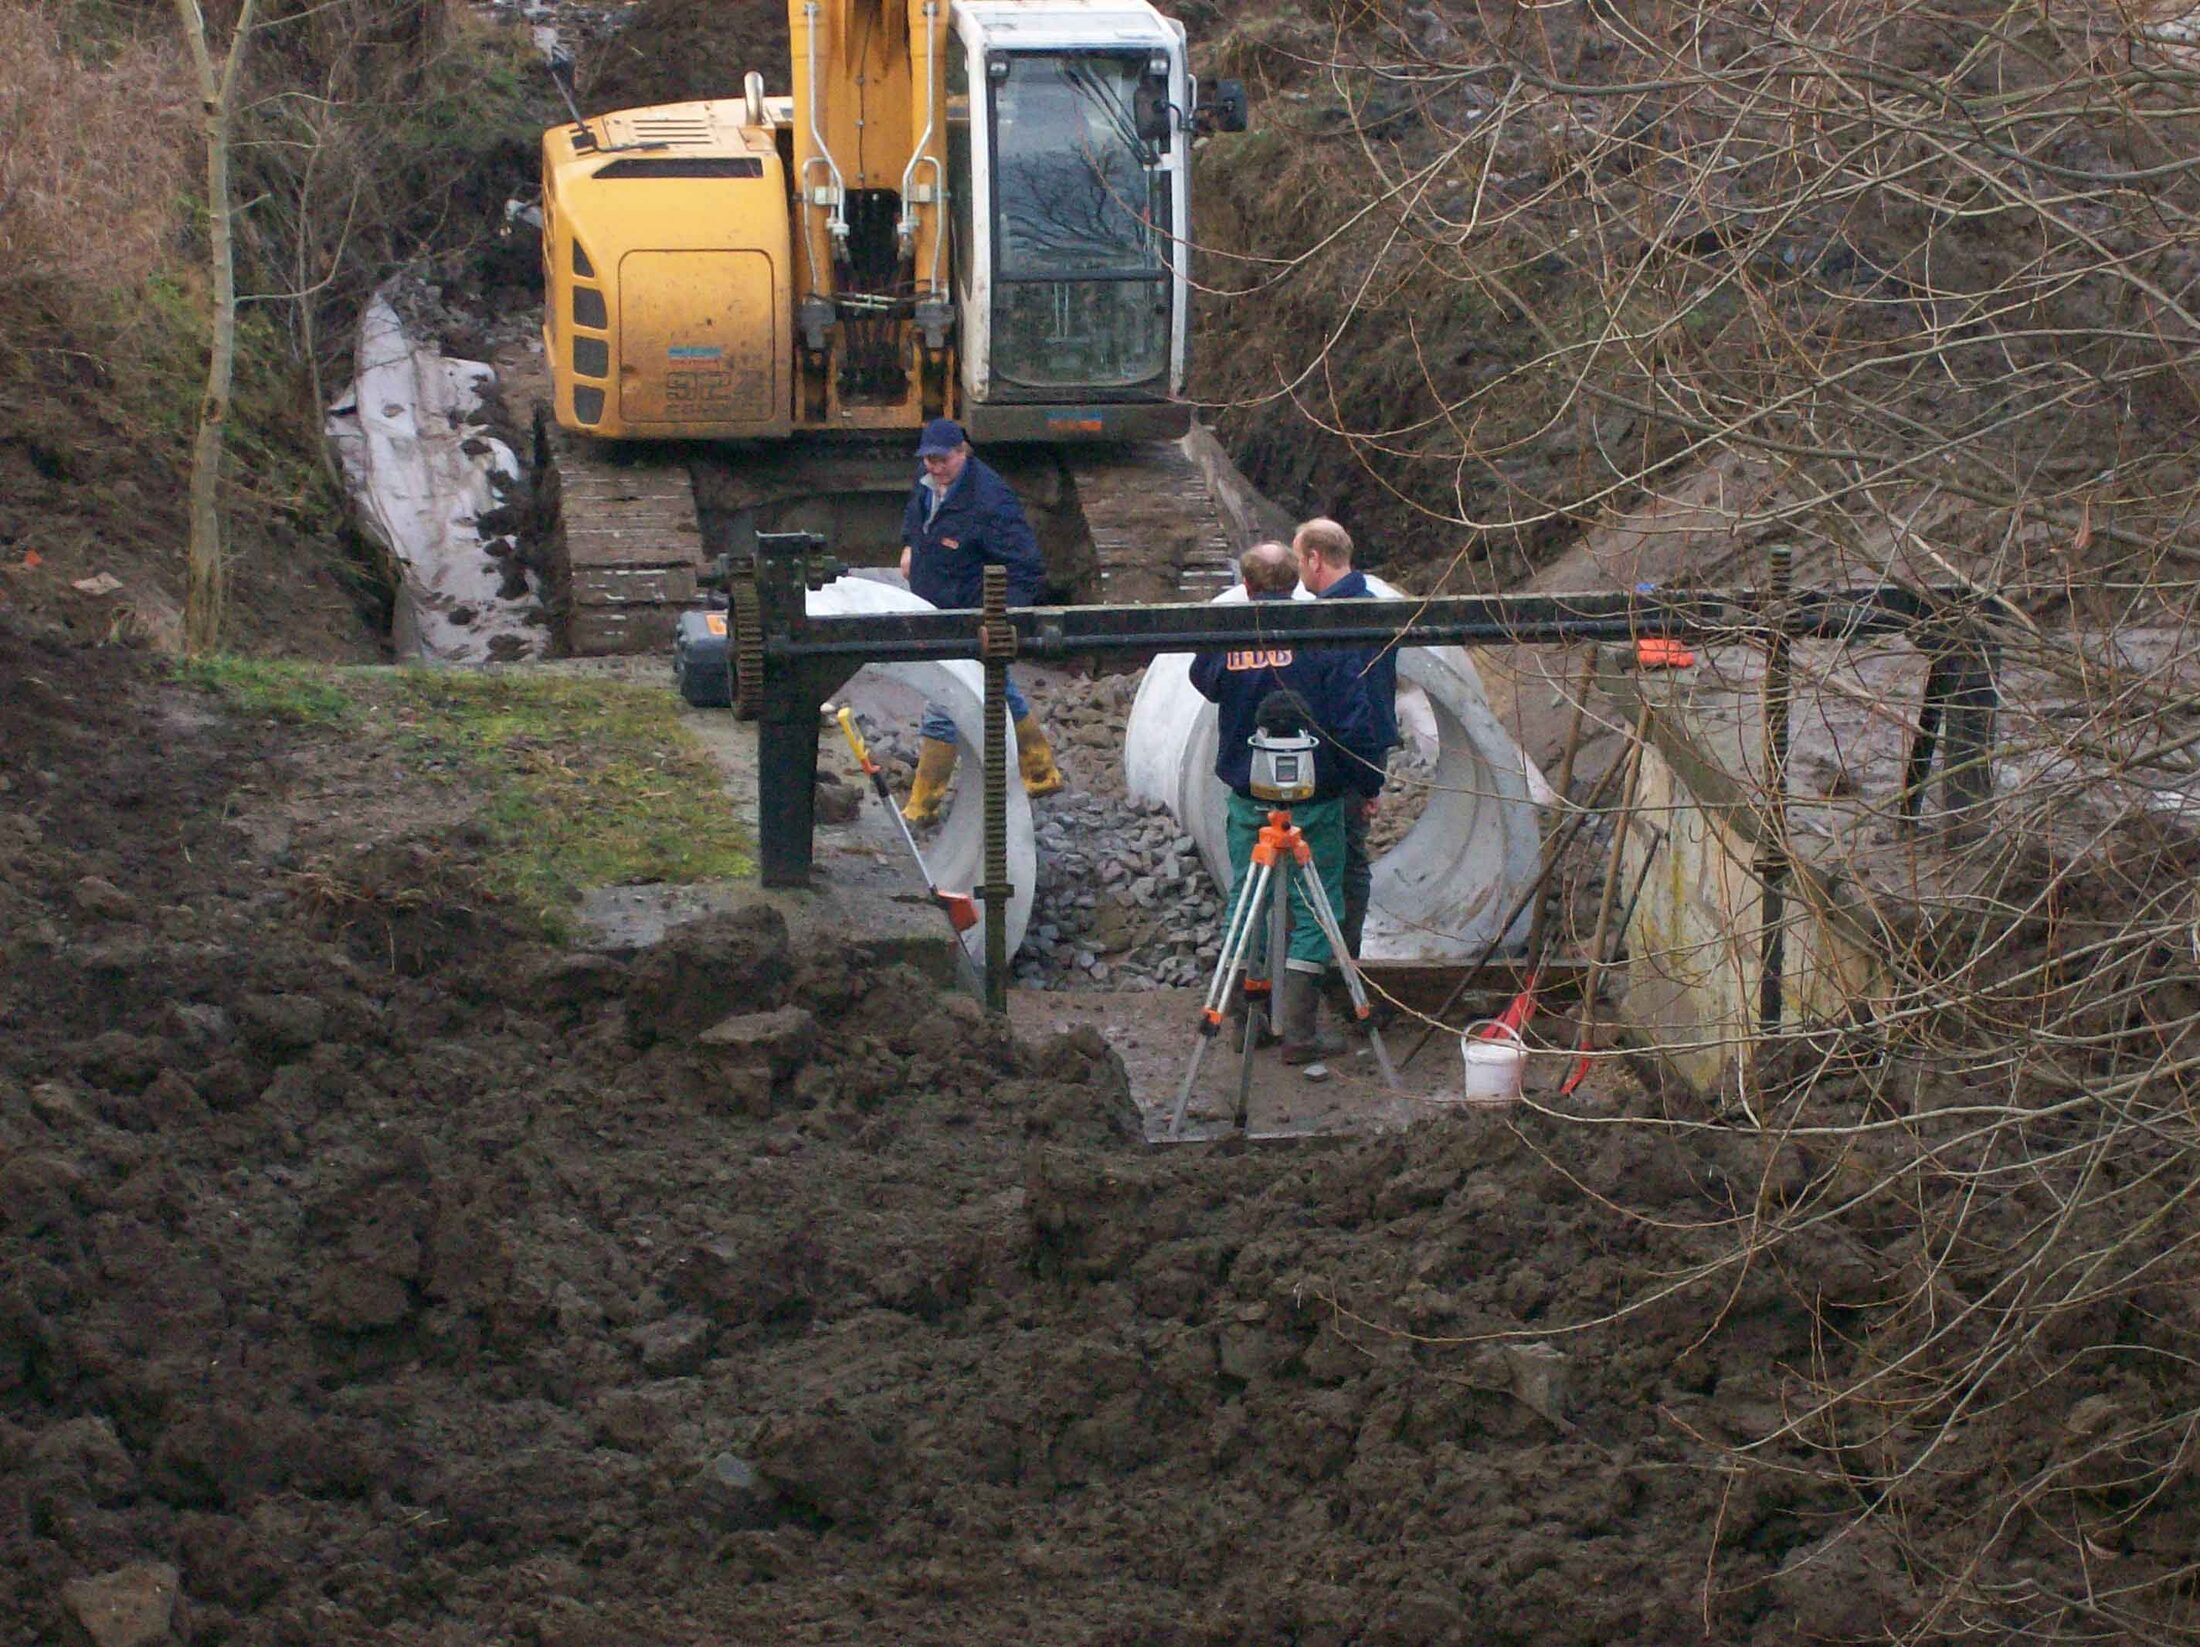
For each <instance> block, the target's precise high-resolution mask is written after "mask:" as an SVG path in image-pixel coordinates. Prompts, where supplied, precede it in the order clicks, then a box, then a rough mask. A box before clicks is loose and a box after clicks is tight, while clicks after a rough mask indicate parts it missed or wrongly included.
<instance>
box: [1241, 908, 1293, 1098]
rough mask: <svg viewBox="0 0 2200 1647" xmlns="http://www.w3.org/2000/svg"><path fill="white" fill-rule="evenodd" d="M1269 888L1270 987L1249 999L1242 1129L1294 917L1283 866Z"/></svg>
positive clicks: (1264, 967)
mask: <svg viewBox="0 0 2200 1647" xmlns="http://www.w3.org/2000/svg"><path fill="white" fill-rule="evenodd" d="M1267 890H1268V894H1269V897H1268V953H1267V955H1266V957H1265V958H1264V959H1263V961H1262V963H1261V977H1262V978H1263V979H1264V980H1265V981H1266V983H1267V985H1268V990H1267V993H1266V994H1265V995H1264V996H1262V998H1261V1000H1260V1003H1259V1004H1257V1005H1256V1004H1255V1003H1253V1002H1251V1001H1248V1002H1247V1003H1246V1007H1245V1051H1244V1053H1243V1055H1242V1056H1241V1057H1240V1058H1239V1060H1238V1091H1237V1116H1236V1124H1237V1129H1238V1131H1240V1132H1245V1131H1248V1130H1250V1129H1249V1127H1248V1126H1247V1119H1248V1117H1249V1115H1250V1113H1251V1110H1252V1106H1253V1053H1254V1051H1255V1050H1256V1049H1257V1048H1258V1047H1259V1046H1260V1037H1261V1032H1262V1031H1263V1030H1264V1029H1266V1028H1267V1026H1268V1023H1269V1020H1270V1019H1271V1018H1272V1016H1273V1013H1274V1007H1275V1000H1276V975H1277V973H1278V972H1279V971H1280V970H1281V969H1282V966H1283V942H1284V923H1285V922H1286V921H1287V920H1288V919H1289V918H1290V908H1291V877H1290V876H1289V875H1288V874H1285V873H1283V872H1281V871H1280V870H1278V871H1275V872H1272V873H1271V874H1270V876H1269V879H1268V888H1267Z"/></svg>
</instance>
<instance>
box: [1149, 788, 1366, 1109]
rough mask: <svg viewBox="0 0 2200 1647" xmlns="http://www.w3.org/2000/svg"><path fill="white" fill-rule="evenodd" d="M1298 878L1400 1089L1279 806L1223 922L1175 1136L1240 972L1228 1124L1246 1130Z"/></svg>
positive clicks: (1356, 966) (1293, 829) (1355, 1006)
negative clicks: (1239, 1031) (1241, 1006)
mask: <svg viewBox="0 0 2200 1647" xmlns="http://www.w3.org/2000/svg"><path fill="white" fill-rule="evenodd" d="M1293 877H1296V878H1297V880H1298V884H1299V887H1300V889H1301V890H1302V891H1303V892H1304V893H1305V894H1306V905H1307V907H1308V908H1309V909H1311V910H1312V911H1313V912H1314V923H1315V925H1317V926H1319V927H1320V928H1321V930H1322V936H1323V937H1325V938H1327V939H1328V940H1329V952H1330V953H1331V954H1332V955H1334V956H1335V957H1336V958H1337V963H1338V965H1339V966H1341V967H1342V968H1343V969H1344V985H1345V989H1346V990H1347V991H1348V992H1349V993H1350V994H1351V997H1352V1015H1353V1016H1354V1017H1355V1018H1357V1019H1359V1020H1360V1022H1362V1023H1364V1024H1366V1025H1367V1026H1368V1030H1367V1038H1368V1044H1369V1045H1370V1046H1371V1047H1373V1048H1374V1051H1375V1062H1376V1065H1377V1067H1379V1068H1380V1069H1381V1070H1382V1072H1383V1081H1384V1083H1385V1084H1386V1085H1388V1086H1389V1087H1390V1088H1391V1090H1392V1091H1396V1090H1397V1087H1398V1072H1397V1070H1395V1069H1394V1068H1392V1067H1391V1062H1390V1049H1389V1048H1387V1047H1385V1046H1384V1045H1383V1035H1382V1031H1381V1030H1379V1029H1377V1028H1376V1027H1375V1026H1374V1023H1373V1022H1372V1021H1371V1016H1370V1015H1371V1010H1372V1009H1371V1008H1370V1007H1369V1006H1368V1002H1367V988H1366V986H1365V984H1364V983H1362V981H1361V978H1360V963H1359V962H1358V961H1357V960H1355V959H1354V958H1353V957H1352V956H1351V955H1350V954H1348V953H1347V952H1346V950H1345V944H1344V932H1343V931H1342V929H1341V928H1339V926H1338V925H1337V914H1336V910H1335V909H1334V907H1333V906H1332V905H1331V904H1330V902H1329V893H1328V891H1327V890H1326V889H1325V888H1324V887H1323V886H1322V878H1321V876H1320V874H1319V873H1317V872H1316V870H1315V868H1314V850H1313V848H1312V847H1310V846H1308V845H1307V844H1306V836H1305V835H1304V834H1302V833H1301V832H1300V830H1299V827H1298V826H1297V825H1296V824H1294V823H1293V822H1292V821H1291V814H1290V813H1289V812H1287V811H1283V810H1281V809H1278V810H1276V811H1274V812H1271V813H1269V814H1268V822H1267V823H1266V824H1264V825H1262V827H1261V831H1260V835H1259V836H1258V838H1257V839H1255V841H1254V842H1253V855H1252V861H1251V862H1250V863H1249V864H1248V865H1247V866H1246V871H1245V879H1244V881H1243V883H1242V884H1241V885H1240V886H1239V888H1238V895H1237V898H1236V899H1235V900H1234V901H1233V902H1232V904H1231V906H1230V918H1229V920H1228V921H1227V922H1226V923H1225V924H1224V927H1223V932H1222V953H1221V954H1220V955H1219V956H1217V957H1216V958H1215V973H1214V977H1213V979H1212V980H1211V981H1210V982H1209V983H1208V985H1207V999H1206V1001H1205V1003H1204V1004H1203V1005H1202V1006H1201V1008H1200V1013H1199V1038H1198V1039H1197V1040H1196V1041H1194V1042H1193V1043H1192V1062H1191V1067H1190V1068H1188V1069H1187V1070H1185V1072H1184V1084H1183V1085H1182V1086H1181V1087H1179V1088H1178V1089H1177V1094H1176V1108H1175V1110H1174V1111H1172V1112H1171V1114H1170V1116H1169V1136H1170V1137H1171V1138H1174V1137H1176V1136H1177V1134H1178V1133H1179V1132H1181V1131H1182V1130H1183V1128H1184V1112H1185V1111H1186V1110H1187V1109H1189V1108H1190V1107H1191V1102H1192V1088H1193V1087H1194V1086H1195V1085H1196V1084H1197V1083H1198V1081H1199V1066H1200V1064H1201V1063H1202V1062H1203V1061H1204V1060H1205V1058H1206V1056H1207V1046H1208V1043H1210V1042H1211V1041H1213V1040H1214V1038H1215V1037H1216V1036H1217V1035H1219V1034H1220V1033H1221V1032H1222V1025H1223V1020H1224V1015H1225V1012H1226V1010H1227V1008H1228V1006H1229V1002H1230V996H1231V992H1232V991H1233V990H1234V989H1236V988H1237V984H1238V974H1239V973H1240V972H1243V973H1244V975H1245V997H1244V998H1245V1042H1244V1047H1243V1051H1242V1055H1241V1057H1240V1059H1239V1063H1238V1089H1237V1109H1236V1111H1235V1113H1234V1114H1233V1116H1232V1118H1231V1123H1232V1125H1233V1126H1235V1127H1236V1129H1237V1130H1238V1131H1240V1132H1243V1131H1244V1130H1245V1116H1246V1108H1247V1106H1248V1104H1249V1102H1250V1101H1251V1098H1252V1094H1253V1052H1254V1049H1255V1048H1257V1047H1258V1046H1259V1045H1260V1038H1261V1034H1262V1031H1263V1030H1264V1029H1265V1028H1266V1027H1267V1024H1268V1021H1269V1020H1270V1018H1271V1017H1272V1013H1271V1011H1270V1002H1271V1001H1272V1000H1273V998H1274V993H1275V991H1274V984H1275V977H1276V972H1277V969H1278V968H1279V967H1281V966H1283V965H1285V964H1286V963H1285V961H1284V941H1285V937H1286V935H1287V933H1288V930H1289V923H1290V910H1291V883H1292V879H1293ZM1263 923H1265V924H1266V926H1267V928H1268V931H1267V942H1266V943H1265V944H1264V945H1261V946H1259V947H1258V948H1257V949H1256V946H1255V943H1254V939H1255V937H1256V936H1257V935H1258V934H1259V931H1260V928H1261V926H1262V924H1263ZM1263 951H1264V953H1263ZM1310 982H1311V981H1310Z"/></svg>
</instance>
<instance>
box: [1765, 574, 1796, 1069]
mask: <svg viewBox="0 0 2200 1647" xmlns="http://www.w3.org/2000/svg"><path fill="white" fill-rule="evenodd" d="M1765 569H1766V574H1767V576H1766V580H1765V581H1766V590H1765V593H1766V604H1767V610H1766V613H1765V621H1766V624H1767V630H1766V635H1765V681H1764V706H1763V714H1764V728H1763V734H1764V769H1765V811H1764V828H1763V833H1762V834H1761V835H1760V836H1759V838H1758V842H1757V881H1758V885H1759V886H1760V887H1761V888H1762V894H1761V897H1762V910H1763V915H1764V930H1763V933H1762V947H1761V949H1760V953H1759V956H1758V967H1759V973H1758V979H1757V1027H1758V1033H1759V1035H1760V1036H1761V1037H1762V1038H1763V1039H1765V1040H1770V1039H1771V1038H1772V1037H1774V1036H1776V1035H1778V1034H1779V1032H1780V1016H1781V1007H1782V999H1781V998H1782V993H1783V982H1784V980H1783V976H1782V975H1783V974H1784V973H1785V972H1786V970H1787V885H1788V873H1789V871H1788V810H1787V789H1788V781H1787V770H1788V719H1789V713H1790V708H1791V705H1792V704H1793V701H1794V680H1793V676H1792V674H1791V669H1790V664H1791V659H1790V656H1789V648H1790V646H1791V645H1792V642H1791V640H1790V638H1789V635H1788V624H1789V619H1790V617H1791V615H1792V612H1791V602H1792V596H1793V591H1794V581H1795V576H1794V574H1795V552H1794V551H1793V550H1792V549H1791V548H1789V547H1788V545H1786V544H1784V543H1776V544H1774V545H1772V547H1771V549H1770V551H1769V552H1768V553H1767V556H1766V568H1765Z"/></svg>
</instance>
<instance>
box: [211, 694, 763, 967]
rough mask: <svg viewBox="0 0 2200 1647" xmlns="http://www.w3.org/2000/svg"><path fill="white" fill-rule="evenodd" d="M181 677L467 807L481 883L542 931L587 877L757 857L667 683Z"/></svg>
mask: <svg viewBox="0 0 2200 1647" xmlns="http://www.w3.org/2000/svg"><path fill="white" fill-rule="evenodd" d="M178 672H179V675H180V677H181V678H182V679H184V680H187V681H190V682H192V683H194V684H197V685H199V686H202V687H204V688H206V689H207V690H209V691H212V692H214V693H216V694H218V695H219V696H220V697H221V698H222V699H223V700H224V701H225V702H226V703H227V704H228V705H229V706H230V707H231V708H232V709H233V710H235V711H236V712H238V713H240V714H245V715H251V716H257V717H261V718H265V719H272V720H277V721H282V722H286V723H289V724H294V725H305V726H315V727H326V728H338V727H340V728H342V729H343V731H344V735H345V738H346V740H347V743H348V745H349V746H350V747H353V748H355V749H356V750H357V752H358V754H359V756H360V758H361V759H368V758H371V757H372V756H373V755H374V754H376V753H378V752H394V753H395V754H397V755H398V757H399V764H400V766H401V768H402V770H403V772H404V775H405V777H404V781H418V782H421V783H424V784H428V785H432V786H434V787H436V788H437V789H440V790H446V791H448V790H452V789H455V790H457V791H458V792H460V793H461V794H463V795H464V796H466V797H467V798H468V799H469V800H470V801H471V802H472V803H473V810H472V821H473V823H474V824H475V825H476V826H477V828H478V831H479V835H480V839H481V841H482V845H481V847H480V853H481V860H482V861H481V866H480V868H481V875H482V880H483V882H484V884H485V885H486V886H487V887H488V889H489V890H490V891H491V892H493V893H496V894H498V895H500V896H502V897H505V898H508V899H510V900H511V901H512V902H513V903H514V904H515V905H516V906H517V907H518V908H519V909H521V910H522V911H523V912H524V913H525V914H526V915H527V916H528V917H529V918H531V919H533V920H534V921H535V922H537V923H538V924H539V925H540V926H541V927H542V928H543V929H544V931H545V932H546V933H547V934H549V935H551V936H563V935H564V934H565V933H566V931H567V930H568V927H569V924H570V921H571V917H572V911H573V906H574V905H575V903H576V902H577V901H578V900H579V898H580V896H581V894H582V893H583V892H585V891H587V890H588V889H590V888H592V887H600V886H629V885H638V884H647V883H651V882H659V881H674V882H693V881H713V880H730V879H733V878H736V877H739V876H744V875H747V874H749V873H750V872H751V871H752V870H753V869H754V867H755V865H754V859H753V857H752V843H751V841H750V838H749V833H748V831H747V830H746V829H744V828H743V827H742V826H741V824H740V823H738V822H737V821H736V820H735V818H734V817H733V814H732V811H731V809H730V807H729V804H728V802H727V800H726V794H725V785H724V780H723V778H722V776H721V775H720V773H719V771H718V768H717V766H716V765H715V764H714V763H713V762H712V760H711V759H710V757H709V755H708V754H706V753H705V752H704V750H703V749H702V747H701V746H700V745H699V744H698V743H697V742H696V741H695V739H694V738H693V737H692V736H691V735H690V734H689V733H688V731H687V729H686V728H685V727H683V726H681V725H680V721H679V714H678V710H677V707H676V704H675V702H674V699H673V697H672V695H671V694H670V693H669V692H666V691H663V690H657V689H651V688H647V687H641V686H631V685H625V684H620V683H610V682H604V681H600V680H583V679H576V678H573V677H570V676H558V675H551V674H546V673H536V672H519V671H513V672H497V673H486V674H475V673H461V672H459V671H455V670H439V669H338V668H333V667H330V666H327V665H316V664H292V663H271V662H261V661H255V660H250V659H244V658H229V657H219V658H210V659H205V660H201V661H198V662H195V663H189V664H184V665H180V666H179V670H178Z"/></svg>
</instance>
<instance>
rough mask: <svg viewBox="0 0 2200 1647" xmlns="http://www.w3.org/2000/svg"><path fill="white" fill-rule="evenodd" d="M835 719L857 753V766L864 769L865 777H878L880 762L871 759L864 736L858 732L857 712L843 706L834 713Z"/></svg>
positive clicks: (850, 746) (849, 745) (842, 733)
mask: <svg viewBox="0 0 2200 1647" xmlns="http://www.w3.org/2000/svg"><path fill="white" fill-rule="evenodd" d="M833 719H835V720H836V721H838V722H840V731H841V735H842V736H843V737H845V738H846V739H847V740H848V747H849V748H850V749H852V750H854V751H855V756H856V765H858V766H860V767H862V768H863V771H864V774H865V776H867V777H873V778H875V777H877V776H878V775H879V770H878V762H876V761H874V760H873V759H871V751H870V749H869V748H868V747H867V746H866V745H865V744H864V742H863V734H862V733H861V732H859V731H857V730H856V712H855V711H854V710H853V709H850V708H849V707H848V706H847V705H846V704H842V705H841V706H840V707H839V708H838V709H837V710H835V711H834V712H833Z"/></svg>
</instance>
